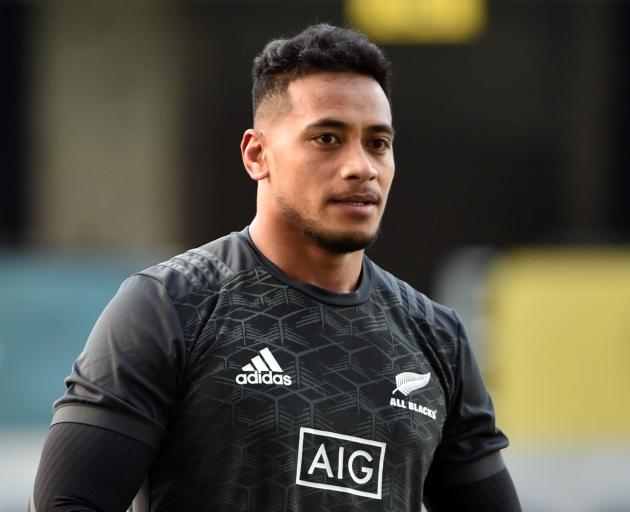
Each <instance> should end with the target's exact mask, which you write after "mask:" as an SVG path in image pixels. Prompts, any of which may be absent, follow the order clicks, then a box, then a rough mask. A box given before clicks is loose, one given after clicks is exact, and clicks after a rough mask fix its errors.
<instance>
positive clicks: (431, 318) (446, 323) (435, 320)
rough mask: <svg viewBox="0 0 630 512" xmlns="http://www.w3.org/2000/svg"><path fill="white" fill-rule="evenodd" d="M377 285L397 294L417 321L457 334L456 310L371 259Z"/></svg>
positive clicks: (435, 328)
mask: <svg viewBox="0 0 630 512" xmlns="http://www.w3.org/2000/svg"><path fill="white" fill-rule="evenodd" d="M370 263H371V265H372V269H373V272H374V279H375V282H376V285H377V287H378V288H380V289H384V290H387V292H389V293H390V294H392V293H393V294H394V295H396V296H397V298H398V300H399V301H400V303H401V305H402V306H403V308H404V309H405V310H406V311H407V312H408V314H409V315H410V316H411V317H412V319H414V320H415V321H420V322H425V323H426V324H427V325H428V326H429V327H430V328H431V329H432V330H435V331H436V332H445V333H447V334H448V335H450V336H457V333H458V330H459V328H460V321H459V318H458V316H457V314H456V313H455V311H454V310H453V309H451V308H449V307H448V306H445V305H443V304H441V303H439V302H437V301H435V300H433V299H432V298H430V297H429V296H428V295H427V294H425V293H423V292H421V291H420V290H418V289H417V288H415V287H414V286H412V285H411V284H409V283H408V282H407V281H405V280H403V279H400V278H399V277H396V276H395V275H393V274H392V273H390V272H388V271H387V270H385V269H383V268H382V267H380V266H378V265H377V264H376V263H374V262H373V261H371V260H370Z"/></svg>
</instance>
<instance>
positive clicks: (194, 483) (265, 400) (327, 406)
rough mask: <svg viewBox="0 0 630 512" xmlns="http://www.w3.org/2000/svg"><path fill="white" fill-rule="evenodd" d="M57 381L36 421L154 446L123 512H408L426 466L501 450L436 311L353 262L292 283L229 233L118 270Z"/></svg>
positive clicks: (455, 330)
mask: <svg viewBox="0 0 630 512" xmlns="http://www.w3.org/2000/svg"><path fill="white" fill-rule="evenodd" d="M406 373H407V374H416V375H417V376H419V377H410V376H409V375H404V374H406ZM401 375H402V377H400V376H401ZM427 375H428V377H427ZM414 378H415V379H416V380H415V381H414V380H413V379H414ZM418 378H421V379H422V381H423V382H421V385H418V384H417V381H418ZM408 379H411V380H408ZM403 381H404V382H409V383H408V384H405V385H404V386H406V387H404V386H403V387H402V389H401V387H400V385H399V382H403ZM425 381H426V382H425ZM414 382H416V384H414ZM67 385H68V391H67V392H66V394H65V395H64V397H62V398H61V399H60V400H59V401H57V403H56V404H55V410H56V413H55V419H54V420H53V422H60V421H75V422H82V423H89V424H94V425H99V426H104V427H106V428H110V429H111V430H115V431H118V432H120V433H123V434H125V435H128V436H130V437H134V438H136V439H139V440H141V441H143V442H145V443H147V444H149V445H150V446H153V447H154V448H155V449H156V451H157V455H156V459H155V461H154V463H153V466H152V469H151V472H150V475H149V479H148V482H147V484H146V485H144V486H143V489H142V490H141V491H140V492H141V496H139V498H138V499H137V500H136V502H135V505H134V507H135V508H134V510H143V511H144V510H155V511H162V510H164V511H166V510H178V511H185V510H190V511H193V510H194V511H203V510H207V511H226V512H228V511H229V512H233V511H234V512H236V511H239V512H240V511H249V512H254V511H255V512H258V511H260V512H263V511H264V512H276V511H299V510H300V511H322V512H324V511H330V512H332V511H392V512H394V511H396V512H398V511H419V510H420V506H421V502H422V489H423V483H424V480H425V477H426V475H427V473H428V471H429V468H430V467H431V466H432V464H433V465H434V466H436V467H437V466H440V467H448V466H449V464H462V463H467V464H470V463H471V462H474V461H475V460H478V459H481V458H483V457H484V456H486V455H488V454H492V453H495V452H497V450H499V449H501V448H503V447H505V446H506V445H507V439H506V438H505V436H503V434H502V433H501V432H500V431H499V430H497V429H496V428H495V425H494V412H493V409H492V403H491V401H490V398H489V396H488V394H487V392H486V390H485V387H484V385H483V381H482V379H481V376H480V374H479V371H478V369H477V367H476V364H475V362H474V358H473V357H472V354H471V352H470V348H469V346H468V343H467V341H466V338H465V334H464V332H463V329H462V327H461V324H460V322H459V320H458V318H457V317H456V315H455V314H454V313H453V312H452V310H449V309H447V308H445V307H443V306H440V305H438V304H436V303H433V302H431V301H429V300H428V299H427V298H426V297H424V296H423V295H422V294H420V293H419V292H417V291H415V290H413V289H412V288H411V287H410V286H409V285H407V284H406V283H404V282H402V281H400V280H398V279H396V278H394V277H393V276H391V275H390V274H388V273H387V272H385V271H383V270H382V269H380V268H379V267H377V266H376V265H375V264H374V263H372V262H371V261H370V260H369V259H368V258H367V257H366V258H364V262H363V270H362V276H361V282H360V284H359V287H358V289H357V290H356V291H355V292H353V293H350V294H341V295H339V294H334V293H331V292H328V291H326V290H322V289H319V288H317V287H314V286H312V285H308V284H305V283H300V282H296V281H294V280H292V279H291V278H290V277H289V276H287V275H286V274H284V273H283V272H282V271H281V270H280V269H279V268H278V267H276V266H275V265H273V263H271V262H270V261H268V260H266V259H265V258H264V256H263V255H262V254H260V253H259V252H258V251H257V249H256V248H255V246H254V245H253V243H252V242H251V240H250V238H249V235H248V232H247V230H244V231H242V232H240V233H233V234H231V235H228V236H227V237H224V238H222V239H219V240H217V241H214V242H211V243H209V244H207V245H205V246H203V247H201V248H199V249H194V250H192V251H188V252H187V253H185V254H183V255H180V256H177V257H175V258H172V259H171V260H169V261H167V262H165V263H162V264H160V265H157V266H155V267H153V268H150V269H148V270H145V271H143V272H140V273H139V274H137V275H135V276H132V277H131V278H130V279H129V280H127V281H126V282H125V283H124V284H123V286H122V287H121V290H120V291H119V293H118V294H117V296H116V297H115V298H114V299H113V301H112V303H110V305H109V306H108V308H107V309H106V310H105V311H104V313H103V315H102V316H101V318H100V319H99V321H98V322H97V325H96V326H95V328H94V331H93V332H92V334H91V336H90V339H89V340H88V343H87V346H86V349H85V350H84V351H83V353H82V354H81V356H80V357H79V359H78V360H77V362H76V363H75V366H74V368H73V373H72V375H71V376H70V377H69V378H68V379H67ZM147 431H150V433H147ZM500 469H501V468H498V469H497V471H498V470H500Z"/></svg>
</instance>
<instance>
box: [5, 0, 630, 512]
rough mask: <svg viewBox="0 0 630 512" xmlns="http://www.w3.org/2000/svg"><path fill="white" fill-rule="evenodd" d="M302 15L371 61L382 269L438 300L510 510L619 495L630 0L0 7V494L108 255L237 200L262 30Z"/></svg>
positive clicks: (169, 251) (101, 280) (112, 275)
mask: <svg viewBox="0 0 630 512" xmlns="http://www.w3.org/2000/svg"><path fill="white" fill-rule="evenodd" d="M314 22H330V23H333V24H346V25H350V26H354V27H356V28H359V29H360V30H362V31H364V32H365V33H366V34H367V35H369V36H370V37H371V38H372V39H373V40H374V41H375V42H377V43H378V44H380V45H381V46H382V47H383V48H384V49H385V51H386V53H387V54H388V56H389V57H390V58H391V60H392V61H393V64H394V70H395V83H394V93H393V108H394V124H395V127H396V130H397V140H396V147H395V152H396V161H397V176H396V179H395V182H394V187H393V190H392V194H391V196H390V202H389V205H388V212H387V213H386V216H385V220H384V229H383V233H382V236H381V238H380V239H379V241H378V242H377V244H376V245H375V246H374V247H373V248H372V249H371V251H370V255H371V257H372V258H373V259H375V260H376V261H377V262H378V263H379V264H380V265H381V266H383V267H385V268H386V269H388V270H390V271H391V272H393V273H394V274H396V275H398V276H399V277H402V278H403V279H405V280H407V281H409V282H410V283H411V284H412V285H414V286H415V287H417V288H419V289H420V290H423V291H425V292H427V293H429V294H430V295H432V297H434V298H436V299H437V300H439V301H442V302H445V303H447V304H448V305H450V306H452V307H454V308H456V309H457V310H458V311H459V312H460V314H461V315H462V317H463V318H464V321H465V324H466V325H467V327H468V330H469V334H470V337H471V339H472V342H473V345H474V349H475V352H476V354H477V356H478V358H479V360H480V363H481V365H482V367H483V371H484V376H485V378H486V382H487V384H488V386H489V387H490V389H491V391H492V393H493V397H494V399H495V405H496V408H497V416H498V423H499V425H500V426H501V427H502V428H504V430H505V431H506V432H507V433H508V434H509V436H510V438H511V442H512V443H511V446H510V448H509V449H508V450H506V453H505V457H506V459H507V460H508V463H509V465H510V468H511V472H512V475H513V477H514V480H515V482H516V485H517V489H518V490H519V493H520V495H521V499H522V502H523V505H524V510H526V511H531V512H563V511H571V512H621V511H628V510H630V485H629V484H630V313H629V312H630V245H629V242H630V175H629V172H628V171H629V167H630V157H629V153H628V151H627V146H628V143H629V142H630V100H629V99H628V97H629V91H630V67H629V65H628V56H629V55H630V2H625V1H612V0H611V1H606V0H592V1H587V0H545V1H542V0H540V1H532V0H522V1H517V0H510V1H508V0H504V1H499V0H345V1H342V0H317V1H315V0H290V1H289V0H273V1H272V0H266V1H265V0H206V1H196V2H193V1H177V2H175V1H159V0H155V1H136V0H108V1H105V0H102V1H94V0H87V1H85V0H84V1H79V0H76V1H69V0H59V1H56V2H54V3H52V2H51V3H48V2H34V1H33V2H26V1H20V2H11V1H8V2H7V1H4V2H2V3H0V52H1V53H0V55H1V56H2V60H1V62H2V71H1V74H0V114H1V116H0V129H1V130H2V133H1V136H0V172H1V181H0V184H1V185H0V510H2V511H3V512H4V511H6V512H13V511H14V510H15V511H17V510H19V511H22V510H24V508H25V503H26V502H27V500H28V497H29V495H30V493H31V489H32V484H33V480H34V476H35V471H36V467H37V463H38V459H39V452H40V450H41V446H42V442H43V438H44V436H45V433H46V429H47V426H48V423H49V421H50V418H51V404H52V402H53V401H54V400H55V399H56V398H57V397H59V396H60V395H61V394H62V393H63V391H64V385H63V379H64V377H65V376H66V375H67V374H68V373H69V372H70V368H71V363H72V361H73V360H74V358H75V357H76V356H77V355H78V353H79V352H80V351H81V349H82V347H83V344H84V342H85V339H86V337H87V335H88V334H89V331H90V329H91V326H92V325H93V323H94V321H95V320H96V318H97V317H98V315H99V313H100V311H101V310H102V308H103V307H104V306H105V304H106V303H107V301H108V300H109V299H110V298H111V296H112V295H113V294H114V293H115V291H116V289H117V288H118V286H119V284H120V282H121V281H122V280H123V279H124V278H125V277H126V276H128V275H129V274H130V273H132V272H134V271H137V270H140V269H142V268H144V267H147V266H149V265H151V264H153V263H155V262H158V261H161V260H163V259H165V258H167V257H169V256H171V255H173V254H176V253H178V252H180V251H182V250H184V249H187V248H190V247H193V246H197V245H201V244H203V243H205V242H207V241H209V240H212V239H214V238H217V237H218V236H221V235H223V234H225V233H227V232H229V231H233V230H240V229H241V228H242V227H243V226H245V225H246V224H247V223H248V222H249V221H250V220H251V218H252V217H253V214H254V206H255V184H254V183H253V182H251V181H250V180H249V179H248V178H247V176H246V174H245V172H244V171H243V169H242V164H241V160H240V152H239V142H240V138H241V134H242V132H243V131H244V130H245V129H246V128H248V127H249V126H250V123H251V113H250V96H249V91H250V78H249V74H250V67H251V61H252V59H253V57H254V56H255V55H256V53H257V52H258V51H260V49H261V48H262V46H263V45H264V44H265V43H266V42H267V41H268V40H269V39H272V38H275V37H277V36H280V35H293V34H294V33H296V32H298V31H300V30H301V29H302V28H304V27H305V26H306V25H308V24H311V23H314Z"/></svg>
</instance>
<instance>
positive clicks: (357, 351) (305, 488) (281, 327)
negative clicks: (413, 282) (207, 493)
mask: <svg viewBox="0 0 630 512" xmlns="http://www.w3.org/2000/svg"><path fill="white" fill-rule="evenodd" d="M282 292H283V294H286V293H287V290H286V289H285V290H283V291H282ZM274 297H275V296H274ZM274 297H267V299H266V300H260V299H257V300H252V298H251V297H249V298H247V297H243V296H239V295H232V296H230V297H225V298H223V300H222V301H219V304H218V306H217V307H216V308H215V309H214V310H213V314H212V316H211V317H210V318H209V320H208V321H207V323H206V326H205V328H204V329H205V330H206V331H207V333H206V335H204V334H203V333H202V335H201V336H200V342H198V343H200V344H199V345H198V346H196V347H195V350H194V352H193V353H192V359H193V362H192V363H191V366H190V368H189V374H188V376H187V379H188V382H187V386H186V390H185V393H184V394H183V396H182V399H181V401H180V403H179V405H178V408H177V411H176V414H175V416H174V418H175V419H174V423H173V428H172V438H173V439H174V438H179V440H180V441H181V442H184V443H185V442H188V443H189V444H190V443H191V442H193V443H194V445H195V446H196V450H197V453H195V454H194V460H203V461H205V463H204V467H205V468H206V469H205V471H206V473H208V472H209V473H212V474H213V475H214V478H218V479H219V480H225V481H231V482H236V483H237V485H249V483H251V482H260V481H261V478H263V477H264V478H265V479H266V481H267V482H268V483H269V482H273V485H276V486H280V487H282V488H284V489H285V490H286V489H289V488H291V489H294V490H293V491H291V492H297V493H298V494H300V495H301V496H302V499H306V498H305V496H306V497H308V496H313V493H321V492H324V491H325V492H328V493H330V492H332V493H333V495H338V496H343V495H352V496H360V497H363V498H365V499H368V500H383V499H393V494H392V493H394V494H395V489H396V488H397V487H399V486H400V485H401V484H400V482H397V481H395V480H396V479H399V478H402V479H406V482H407V483H409V482H412V483H415V484H416V485H417V486H418V487H419V488H420V489H421V485H422V481H423V479H424V476H425V475H426V471H428V467H429V465H430V461H431V459H432V456H433V452H434V451H435V448H436V447H437V444H438V443H439V441H440V439H441V431H442V426H443V424H444V420H445V412H446V407H445V390H444V389H443V388H442V385H441V383H440V381H439V379H438V378H436V373H435V370H434V368H433V367H432V366H431V364H430V362H429V361H430V360H431V359H430V358H427V357H426V354H425V353H424V351H423V348H422V347H423V339H421V334H420V333H419V332H418V331H417V330H416V329H414V327H413V325H412V324H411V323H410V322H409V321H408V319H407V318H406V316H405V314H404V312H403V311H402V309H401V308H399V307H396V306H395V305H392V304H388V303H385V304H383V303H380V302H369V303H367V304H364V305H361V306H356V307H344V308H340V307H333V306H328V305H324V304H318V303H313V302H309V301H308V300H307V299H305V298H304V297H303V296H300V295H299V294H295V296H293V297H286V295H285V297H277V298H276V299H275V302H274ZM204 343H205V345H204ZM208 461H211V462H210V463H209V462H208ZM187 464H189V462H188V463H187ZM248 482H249V483H248ZM257 485H258V486H260V484H257ZM296 489H297V491H296ZM399 491H400V489H399ZM287 492H288V491H287ZM406 499H408V498H406Z"/></svg>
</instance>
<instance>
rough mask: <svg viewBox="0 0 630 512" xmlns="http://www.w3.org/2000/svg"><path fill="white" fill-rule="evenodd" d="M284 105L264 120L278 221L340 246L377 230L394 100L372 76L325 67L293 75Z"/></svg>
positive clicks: (388, 168) (362, 243) (354, 245)
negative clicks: (286, 105) (317, 70)
mask: <svg viewBox="0 0 630 512" xmlns="http://www.w3.org/2000/svg"><path fill="white" fill-rule="evenodd" d="M288 97H289V99H290V104H289V105H288V108H287V112H282V113H281V114H279V115H277V116H275V117H273V119H272V120H270V121H269V122H264V121H262V122H261V131H262V132H263V140H264V155H265V160H266V162H267V164H268V170H269V177H268V180H267V183H266V185H265V186H266V189H267V190H266V192H267V193H269V194H271V201H270V202H269V204H270V205H271V208H272V209H273V210H274V215H275V217H276V221H280V222H283V223H285V225H286V226H287V227H288V228H290V229H294V230H297V231H299V232H300V233H302V234H305V235H307V236H308V237H309V238H310V239H311V240H312V241H314V242H315V243H316V244H317V245H319V246H320V247H324V248H325V249H327V250H330V251H332V252H337V253H344V252H351V251H356V250H359V249H363V248H365V247H367V246H368V245H370V243H372V241H373V240H374V239H375V238H376V236H377V234H378V230H379V226H380V221H381V217H382V215H383V210H384V208H385V202H386V200H387V195H388V193H389V188H390V185H391V182H392V179H393V177H394V153H393V150H392V141H393V131H392V118H391V111H390V106H389V102H388V100H387V97H386V96H385V93H384V92H383V90H382V88H381V87H380V85H379V84H378V82H376V81H375V80H374V79H372V78H370V77H367V76H363V75H358V74H355V73H333V72H321V73H316V74H311V75H307V76H305V77H302V78H298V79H296V80H294V81H292V82H291V83H290V84H289V87H288Z"/></svg>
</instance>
